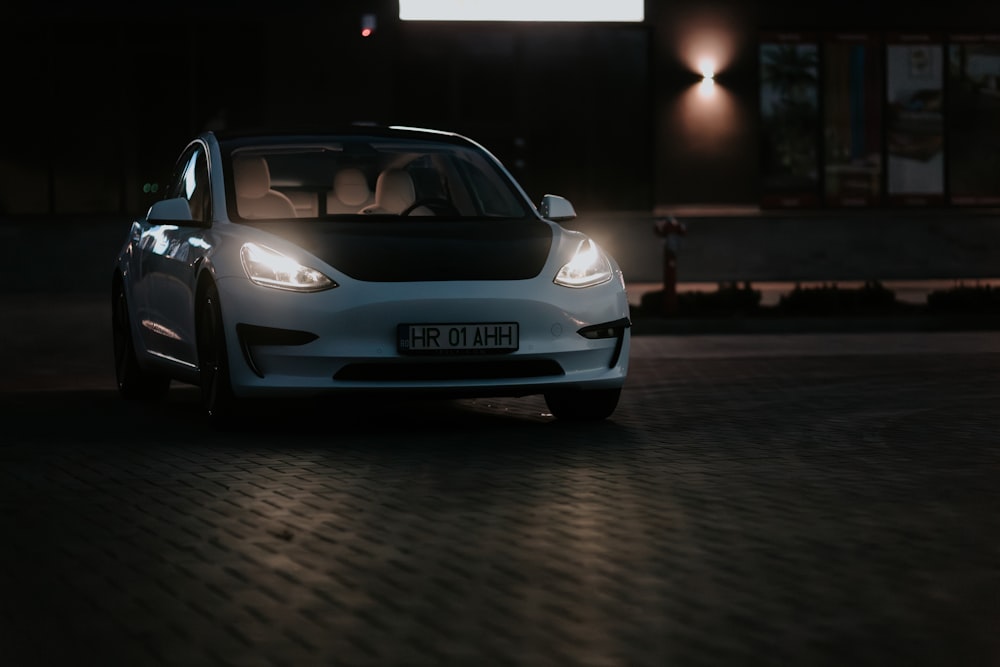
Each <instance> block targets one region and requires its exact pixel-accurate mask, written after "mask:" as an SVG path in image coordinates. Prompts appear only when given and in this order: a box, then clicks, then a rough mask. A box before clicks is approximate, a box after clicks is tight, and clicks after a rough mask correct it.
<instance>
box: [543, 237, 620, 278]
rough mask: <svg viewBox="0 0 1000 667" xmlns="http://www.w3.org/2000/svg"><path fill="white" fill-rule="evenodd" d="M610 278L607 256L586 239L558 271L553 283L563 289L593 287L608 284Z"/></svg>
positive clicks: (610, 271)
mask: <svg viewBox="0 0 1000 667" xmlns="http://www.w3.org/2000/svg"><path fill="white" fill-rule="evenodd" d="M612 277H613V271H612V269H611V261H610V260H609V259H608V256H607V255H605V254H604V252H603V251H602V250H601V249H600V248H598V247H597V244H596V243H594V242H593V241H591V240H590V239H586V240H584V241H582V242H581V243H580V246H579V247H578V248H577V249H576V252H575V253H573V258H572V259H570V260H569V261H568V262H567V263H566V264H565V265H564V266H563V267H562V268H561V269H559V273H557V274H556V278H555V283H556V285H562V286H563V287H593V286H594V285H600V284H602V283H606V282H608V281H609V280H611V278H612Z"/></svg>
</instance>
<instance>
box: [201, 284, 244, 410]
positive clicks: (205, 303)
mask: <svg viewBox="0 0 1000 667" xmlns="http://www.w3.org/2000/svg"><path fill="white" fill-rule="evenodd" d="M198 366H199V368H200V373H201V379H200V383H199V384H200V385H201V400H202V405H203V406H204V408H205V411H206V412H207V413H208V415H209V417H211V418H212V419H213V420H216V421H220V422H221V421H225V420H228V419H229V418H231V417H233V415H234V413H235V411H236V397H235V396H234V395H233V386H232V382H231V381H230V379H229V356H228V355H227V354H226V332H225V329H224V327H223V325H222V308H221V306H220V305H219V290H218V288H216V286H215V285H214V284H210V285H208V286H207V287H206V288H205V290H204V292H202V295H201V299H200V300H199V305H198Z"/></svg>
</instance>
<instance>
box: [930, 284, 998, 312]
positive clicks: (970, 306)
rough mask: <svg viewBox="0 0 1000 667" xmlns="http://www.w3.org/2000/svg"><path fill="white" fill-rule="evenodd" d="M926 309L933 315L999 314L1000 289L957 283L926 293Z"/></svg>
mask: <svg viewBox="0 0 1000 667" xmlns="http://www.w3.org/2000/svg"><path fill="white" fill-rule="evenodd" d="M927 311H928V312H929V313H932V314H935V315H955V314H968V315H973V314H981V315H986V314H992V315H997V314H1000V289H993V288H992V287H991V286H990V285H959V286H957V287H953V288H951V289H947V290H939V291H936V292H931V293H930V294H928V295H927Z"/></svg>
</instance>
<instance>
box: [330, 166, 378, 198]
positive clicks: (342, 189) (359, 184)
mask: <svg viewBox="0 0 1000 667" xmlns="http://www.w3.org/2000/svg"><path fill="white" fill-rule="evenodd" d="M333 192H334V194H335V195H336V196H337V199H338V200H339V201H340V203H341V204H343V205H344V206H361V205H362V204H364V203H366V202H367V201H368V199H369V197H371V194H372V193H371V190H369V189H368V179H367V178H365V175H364V172H362V171H361V170H360V169H354V168H348V169H341V170H340V171H338V172H337V175H336V176H334V177H333Z"/></svg>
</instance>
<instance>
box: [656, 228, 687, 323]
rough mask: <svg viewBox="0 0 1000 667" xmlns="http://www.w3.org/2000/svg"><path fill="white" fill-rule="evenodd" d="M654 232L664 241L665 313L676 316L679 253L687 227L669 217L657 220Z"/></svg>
mask: <svg viewBox="0 0 1000 667" xmlns="http://www.w3.org/2000/svg"><path fill="white" fill-rule="evenodd" d="M653 231H654V232H656V235H657V236H659V237H660V238H662V239H663V312H664V314H665V315H674V314H676V313H677V307H678V302H677V251H678V250H679V249H680V246H681V237H682V236H684V235H685V234H687V227H686V226H685V225H684V224H683V223H681V222H678V221H677V218H675V217H674V216H672V215H669V216H667V217H665V218H658V219H656V221H654V223H653Z"/></svg>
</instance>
